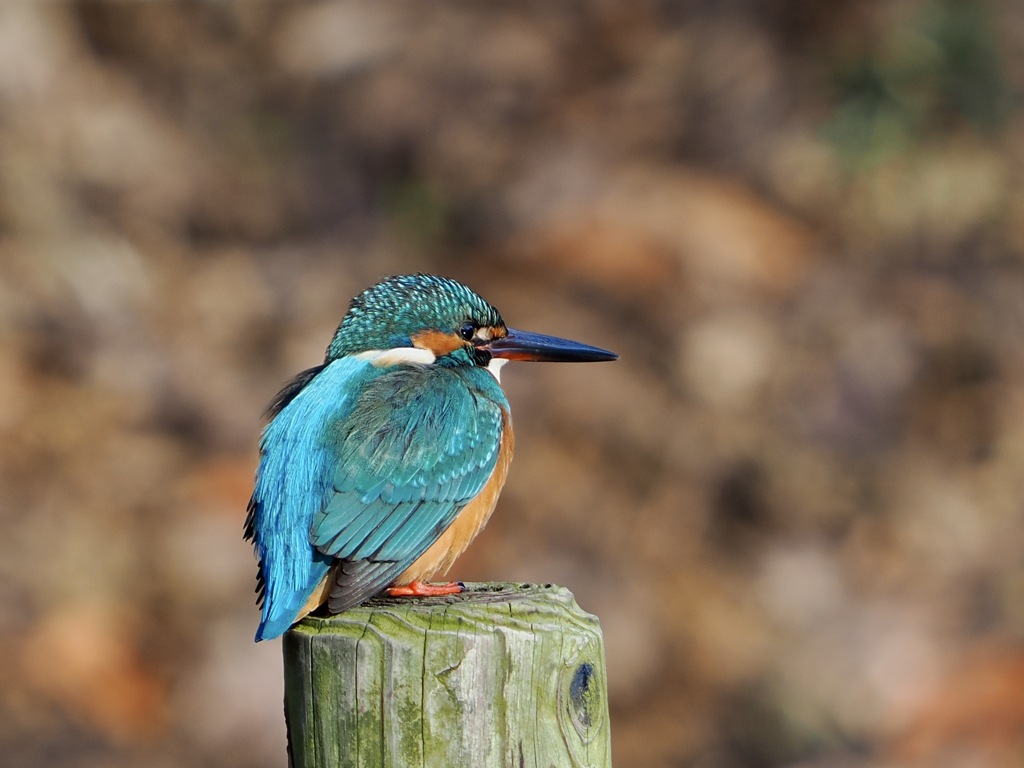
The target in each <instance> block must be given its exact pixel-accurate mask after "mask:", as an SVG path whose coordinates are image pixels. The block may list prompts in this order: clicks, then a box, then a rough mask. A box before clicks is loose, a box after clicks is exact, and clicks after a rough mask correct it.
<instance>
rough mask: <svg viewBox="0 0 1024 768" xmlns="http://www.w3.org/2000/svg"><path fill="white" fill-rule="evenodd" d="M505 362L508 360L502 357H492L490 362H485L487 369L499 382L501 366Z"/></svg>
mask: <svg viewBox="0 0 1024 768" xmlns="http://www.w3.org/2000/svg"><path fill="white" fill-rule="evenodd" d="M507 362H508V360H506V359H505V358H503V357H492V358H491V362H489V363H488V364H487V370H488V371H490V374H491V375H492V376H493V377H494V379H495V381H497V382H498V383H499V384H500V383H501V366H503V365H504V364H505V363H507Z"/></svg>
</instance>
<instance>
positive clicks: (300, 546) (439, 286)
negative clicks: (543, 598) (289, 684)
mask: <svg viewBox="0 0 1024 768" xmlns="http://www.w3.org/2000/svg"><path fill="white" fill-rule="evenodd" d="M616 358H618V355H616V354H615V353H614V352H609V351H607V350H604V349H600V348H598V347H592V346H589V345H586V344H580V343H578V342H575V341H569V340H568V339H562V338H558V337H556V336H547V335H544V334H539V333H529V332H526V331H519V330H514V329H512V328H509V327H508V326H506V325H505V322H504V321H503V320H502V318H501V315H500V314H499V313H498V310H496V309H495V308H494V307H493V306H491V305H490V304H489V303H488V302H487V301H485V300H484V299H483V298H481V297H480V296H479V295H477V294H476V293H474V292H473V291H472V290H470V289H469V288H467V287H466V286H465V285H463V284H461V283H459V282H456V281H455V280H451V279H449V278H446V277H439V276H437V275H426V274H421V273H420V274H415V275H401V276H395V277H389V278H386V279H384V280H383V281H381V282H380V283H377V284H376V285H374V286H372V287H370V288H368V289H366V290H365V291H363V292H362V293H361V294H359V295H358V296H356V297H355V298H354V299H353V300H352V302H351V305H350V306H349V309H348V312H347V313H346V314H345V316H344V318H342V321H341V324H340V325H339V326H338V329H337V331H336V332H335V334H334V337H333V338H332V339H331V342H330V344H329V345H328V347H327V353H326V355H325V357H324V362H323V364H321V365H318V366H316V367H314V368H310V369H308V370H306V371H303V372H302V373H300V374H299V375H298V376H296V377H295V378H294V379H293V380H292V381H291V382H290V383H289V384H287V385H286V386H285V387H284V388H283V389H282V390H281V391H280V392H279V393H278V394H277V396H276V397H275V398H274V399H273V401H272V402H271V404H270V406H269V408H268V409H267V415H268V417H269V419H270V421H269V423H268V424H267V426H266V428H265V429H264V431H263V435H262V437H261V439H260V461H259V466H258V468H257V470H256V481H255V484H254V487H253V492H252V497H251V498H250V500H249V505H248V515H247V517H246V521H245V538H246V539H247V540H250V541H252V543H253V548H254V549H255V553H256V558H257V560H258V563H259V565H258V573H257V577H256V592H257V595H258V603H259V604H260V605H261V607H262V616H261V620H260V624H259V628H258V629H257V631H256V641H257V642H258V641H260V640H269V639H272V638H275V637H278V636H279V635H281V634H283V633H284V632H285V631H287V630H288V628H289V627H291V626H292V624H294V623H295V622H297V621H298V620H299V619H301V618H302V617H304V616H306V615H307V614H309V613H311V612H312V611H315V610H317V609H318V608H320V607H321V606H325V605H326V607H327V610H328V612H330V613H340V612H342V611H344V610H347V609H348V608H351V607H352V606H354V605H358V604H359V603H362V602H363V601H365V600H367V599H368V598H370V597H373V596H375V595H378V594H380V593H386V594H388V595H391V596H412V597H423V596H431V595H450V594H455V593H458V592H460V591H461V589H462V587H461V585H459V584H457V583H442V584H435V583H430V581H429V580H430V579H431V578H432V577H433V576H434V575H435V574H436V573H439V572H440V573H444V572H446V571H447V570H448V569H449V568H450V567H451V565H452V563H453V562H454V561H455V559H456V558H457V557H458V556H459V555H461V554H462V553H463V552H464V551H465V549H466V547H467V546H469V543H470V542H471V541H472V540H473V539H474V538H475V537H476V535H477V534H478V533H479V532H480V531H481V530H482V529H483V527H484V525H485V524H486V523H487V520H488V518H489V517H490V515H491V512H492V511H493V510H494V506H495V504H496V503H497V500H498V494H499V493H500V492H501V489H502V486H503V485H504V484H505V478H506V476H507V474H508V467H509V462H510V461H511V460H512V450H513V445H514V442H515V439H514V437H513V434H512V421H511V416H510V412H509V404H508V400H507V399H506V397H505V393H504V392H503V391H502V389H501V385H500V379H499V371H500V369H501V366H502V365H504V363H505V362H507V361H508V360H533V361H541V362H598V361H602V360H615V359H616Z"/></svg>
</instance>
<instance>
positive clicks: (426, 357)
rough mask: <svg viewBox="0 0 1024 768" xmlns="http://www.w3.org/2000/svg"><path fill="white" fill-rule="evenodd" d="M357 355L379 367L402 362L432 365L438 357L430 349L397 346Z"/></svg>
mask: <svg viewBox="0 0 1024 768" xmlns="http://www.w3.org/2000/svg"><path fill="white" fill-rule="evenodd" d="M356 357H357V358H358V359H360V360H369V361H370V362H371V363H373V365H375V366H377V367H378V368H386V367H387V366H389V365H401V364H402V363H413V364H415V365H431V364H432V363H433V362H434V361H435V360H436V359H437V358H436V357H434V353H433V352H431V351H430V350H429V349H422V348H421V347H395V348H394V349H371V350H368V351H366V352H360V353H359V354H358V355H356Z"/></svg>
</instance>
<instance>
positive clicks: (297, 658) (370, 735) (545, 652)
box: [284, 584, 611, 768]
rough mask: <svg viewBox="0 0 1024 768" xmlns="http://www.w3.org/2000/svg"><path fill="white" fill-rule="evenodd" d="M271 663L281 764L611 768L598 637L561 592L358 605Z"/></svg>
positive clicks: (519, 588) (508, 588)
mask: <svg viewBox="0 0 1024 768" xmlns="http://www.w3.org/2000/svg"><path fill="white" fill-rule="evenodd" d="M284 662H285V716H286V718H287V721H288V741H289V751H290V756H291V762H292V765H293V766H294V768H390V767H394V768H419V767H420V766H422V767H424V768H427V767H429V768H433V767H434V766H441V767H443V768H462V767H465V768H487V767H488V766H495V767H497V766H501V768H509V767H514V768H520V767H522V768H531V767H533V766H536V768H548V766H579V767H583V766H587V767H588V768H591V767H592V768H609V766H611V738H610V731H609V723H608V699H607V687H606V683H605V668H604V641H603V638H602V637H601V629H600V627H599V626H598V623H597V619H596V617H594V616H591V615H590V614H587V613H584V612H583V611H581V610H580V608H579V606H578V605H576V601H575V600H574V599H573V596H572V594H571V593H570V592H569V591H568V590H566V589H563V588H561V587H554V586H551V585H546V586H537V585H531V584H523V585H514V584H467V585H466V592H464V593H463V594H461V595H455V596H452V597H441V598H422V599H401V598H400V599H377V600H372V601H370V602H369V603H367V604H365V605H362V606H359V607H357V608H353V609H351V610H349V611H346V612H345V613H343V614H340V615H338V616H332V617H330V618H326V619H317V618H309V619H306V620H304V621H302V622H300V623H299V624H297V625H296V626H295V627H294V628H293V629H291V630H290V631H289V632H288V633H287V634H286V635H285V638H284Z"/></svg>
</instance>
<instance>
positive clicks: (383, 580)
mask: <svg viewBox="0 0 1024 768" xmlns="http://www.w3.org/2000/svg"><path fill="white" fill-rule="evenodd" d="M507 407H508V403H507V401H506V400H505V396H504V394H503V393H502V391H501V388H500V387H499V386H498V384H497V382H496V381H495V380H494V377H492V376H491V375H490V374H489V373H487V372H486V371H484V370H482V369H465V368H442V367H436V366H432V367H429V368H421V367H412V366H410V367H400V368H396V369H393V370H390V371H388V372H386V373H384V374H382V375H380V376H377V377H375V378H373V379H370V380H369V381H367V382H366V383H365V384H364V385H363V386H362V388H361V390H360V392H359V395H358V396H357V397H356V399H355V402H354V404H353V407H352V409H351V410H350V411H349V412H348V413H347V415H346V416H345V417H344V418H340V419H338V420H336V421H335V422H333V423H332V424H330V425H329V427H328V430H327V433H326V435H325V439H326V442H327V445H328V446H329V453H330V454H331V455H332V456H333V457H334V458H335V460H336V462H337V463H336V465H335V469H334V472H333V493H332V494H331V495H330V498H329V499H328V500H327V503H326V504H325V505H324V506H323V508H322V509H321V510H320V511H319V512H318V513H317V514H316V515H315V516H314V518H313V523H312V526H311V527H310V541H311V543H312V544H313V546H314V547H315V548H316V550H317V551H318V552H319V553H321V554H323V555H329V556H330V557H332V558H334V559H336V560H340V561H342V562H341V566H340V568H339V569H338V571H337V578H336V583H335V584H334V586H333V589H332V592H331V599H330V609H331V610H332V611H342V610H345V609H346V608H348V607H350V606H352V605H356V604H358V603H360V602H362V601H363V600H365V599H366V598H368V597H370V596H372V595H374V594H376V593H377V592H379V591H380V590H381V589H383V588H384V587H386V586H388V585H389V584H391V582H393V581H394V579H395V578H396V577H397V576H399V575H400V574H401V573H402V572H403V571H404V570H405V569H406V568H408V567H409V566H410V565H412V564H413V562H415V561H416V559H417V558H418V557H419V556H420V555H422V554H423V553H424V552H425V551H426V550H427V549H428V548H429V547H430V545H431V544H433V543H434V542H435V541H436V540H437V538H438V537H439V536H440V535H441V534H442V533H443V532H444V530H445V529H446V528H447V527H448V526H449V525H451V523H452V521H453V520H454V519H455V517H456V515H458V513H459V512H460V511H461V510H462V509H463V507H465V506H466V504H468V503H469V502H470V501H471V500H472V499H473V498H474V497H475V496H476V495H477V494H478V493H480V491H481V490H482V489H483V487H484V485H485V484H486V483H487V481H488V480H489V479H490V477H491V474H492V473H493V472H494V468H495V466H496V464H497V461H498V449H499V445H500V443H501V431H502V427H503V416H502V414H503V410H505V409H507Z"/></svg>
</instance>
